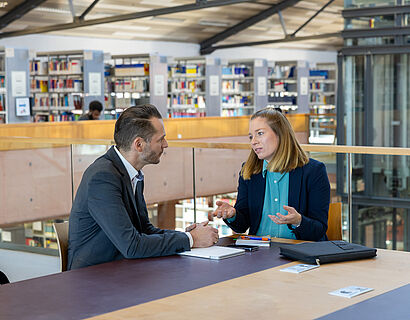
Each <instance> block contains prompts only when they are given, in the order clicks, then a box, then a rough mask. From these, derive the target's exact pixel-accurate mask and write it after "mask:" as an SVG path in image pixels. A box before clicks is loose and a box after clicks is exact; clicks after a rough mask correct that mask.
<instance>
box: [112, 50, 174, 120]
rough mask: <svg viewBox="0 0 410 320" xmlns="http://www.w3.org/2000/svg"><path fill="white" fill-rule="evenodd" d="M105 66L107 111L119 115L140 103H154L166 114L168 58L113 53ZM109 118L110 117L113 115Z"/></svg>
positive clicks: (163, 114)
mask: <svg viewBox="0 0 410 320" xmlns="http://www.w3.org/2000/svg"><path fill="white" fill-rule="evenodd" d="M109 60H110V64H111V69H110V71H108V67H106V68H105V74H106V79H105V88H106V107H107V110H106V112H107V114H108V113H109V114H111V116H114V117H118V116H119V114H120V113H121V112H122V111H123V110H125V109H126V108H129V107H130V106H135V105H139V104H145V103H151V104H154V105H155V106H157V108H158V110H159V111H160V113H161V115H162V116H163V117H166V115H167V110H166V102H167V100H166V99H167V98H166V97H167V96H166V83H167V78H166V77H167V63H166V58H164V57H160V56H157V55H149V54H127V55H113V56H111V57H110V59H109ZM107 114H106V118H108V117H109V115H108V116H107Z"/></svg>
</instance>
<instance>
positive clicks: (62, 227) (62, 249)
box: [53, 221, 68, 272]
mask: <svg viewBox="0 0 410 320" xmlns="http://www.w3.org/2000/svg"><path fill="white" fill-rule="evenodd" d="M53 227H54V230H55V232H56V235H57V244H58V251H59V253H60V271H61V272H64V271H67V259H68V257H67V255H68V221H66V222H58V223H57V222H56V223H53Z"/></svg>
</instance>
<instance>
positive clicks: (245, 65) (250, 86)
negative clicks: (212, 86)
mask: <svg viewBox="0 0 410 320" xmlns="http://www.w3.org/2000/svg"><path fill="white" fill-rule="evenodd" d="M253 67H254V62H253V60H248V61H238V60H230V61H228V62H227V63H226V65H223V66H222V104H221V116H242V115H249V114H252V113H253V112H254V109H255V94H254V92H255V91H254V88H255V86H254V79H255V78H254V68H253Z"/></svg>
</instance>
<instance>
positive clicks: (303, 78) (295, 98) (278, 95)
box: [268, 60, 309, 113]
mask: <svg viewBox="0 0 410 320" xmlns="http://www.w3.org/2000/svg"><path fill="white" fill-rule="evenodd" d="M308 76H309V68H308V64H307V62H306V61H303V60H299V61H275V62H269V67H268V105H269V106H272V107H277V108H281V109H282V110H284V111H286V112H289V113H309V105H308V98H309V96H308V93H309V92H308Z"/></svg>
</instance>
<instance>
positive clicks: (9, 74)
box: [0, 48, 30, 123]
mask: <svg viewBox="0 0 410 320" xmlns="http://www.w3.org/2000/svg"><path fill="white" fill-rule="evenodd" d="M28 60H29V53H28V50H27V49H15V48H0V123H20V122H30V101H29V78H28V74H29V65H28Z"/></svg>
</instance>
